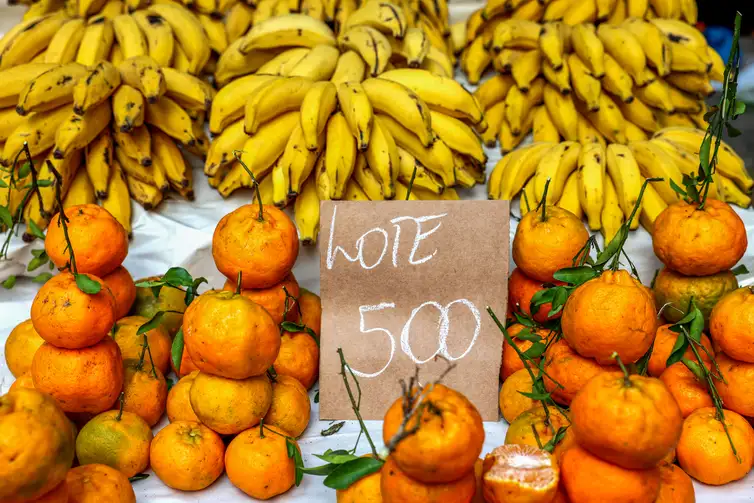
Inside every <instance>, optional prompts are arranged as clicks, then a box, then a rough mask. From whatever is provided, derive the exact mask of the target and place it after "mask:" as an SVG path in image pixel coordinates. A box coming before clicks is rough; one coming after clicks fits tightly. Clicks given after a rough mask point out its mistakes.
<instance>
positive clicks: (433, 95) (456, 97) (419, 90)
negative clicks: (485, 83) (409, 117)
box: [379, 69, 531, 125]
mask: <svg viewBox="0 0 754 503" xmlns="http://www.w3.org/2000/svg"><path fill="white" fill-rule="evenodd" d="M379 78H381V79H386V80H391V81H393V82H398V83H399V84H403V85H404V86H406V87H408V88H409V89H411V90H412V91H413V92H415V93H416V95H417V96H419V98H421V99H422V100H423V101H424V102H425V103H426V104H427V105H428V106H429V107H430V108H431V109H433V110H437V111H439V112H442V113H444V114H447V115H450V116H452V117H456V118H459V119H463V120H466V121H469V122H471V124H473V125H476V124H480V123H481V122H482V119H483V114H482V110H481V109H480V107H479V105H478V103H477V102H476V100H475V99H474V97H473V95H472V94H471V93H469V92H468V91H467V90H466V89H464V88H463V86H461V85H460V84H459V83H458V82H456V81H454V80H453V79H450V78H445V77H438V76H435V75H432V74H431V73H429V72H427V71H425V70H414V69H399V70H390V71H387V72H385V73H383V74H381V75H380V76H379ZM530 92H531V91H530Z"/></svg>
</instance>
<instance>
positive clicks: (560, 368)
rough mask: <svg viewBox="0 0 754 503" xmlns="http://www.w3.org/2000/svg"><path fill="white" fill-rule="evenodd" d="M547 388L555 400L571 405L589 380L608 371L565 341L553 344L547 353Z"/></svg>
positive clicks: (545, 367) (545, 365)
mask: <svg viewBox="0 0 754 503" xmlns="http://www.w3.org/2000/svg"><path fill="white" fill-rule="evenodd" d="M544 358H545V363H544V369H545V372H546V374H545V375H544V381H545V388H546V389H547V391H548V392H549V393H551V394H552V398H553V400H555V401H556V402H558V403H559V404H562V405H570V404H571V400H573V398H574V397H575V396H576V393H578V392H579V391H580V390H581V388H583V387H584V385H586V383H587V382H589V380H590V379H591V378H592V377H594V376H596V375H599V374H602V373H604V372H607V369H605V368H604V367H602V366H601V365H599V364H598V363H597V362H596V361H594V360H593V359H591V358H584V357H583V356H581V355H579V354H578V353H577V352H576V351H574V350H573V348H571V346H569V345H568V343H567V342H566V341H564V340H562V339H561V340H559V341H556V342H553V343H552V344H550V345H549V347H548V348H547V350H546V351H545V356H544Z"/></svg>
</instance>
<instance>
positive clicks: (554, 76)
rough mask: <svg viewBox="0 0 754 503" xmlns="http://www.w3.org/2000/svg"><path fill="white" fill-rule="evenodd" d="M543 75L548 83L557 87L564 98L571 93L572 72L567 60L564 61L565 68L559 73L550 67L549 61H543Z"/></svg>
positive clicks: (561, 68)
mask: <svg viewBox="0 0 754 503" xmlns="http://www.w3.org/2000/svg"><path fill="white" fill-rule="evenodd" d="M542 75H543V76H544V77H545V80H546V81H547V82H549V83H550V84H552V85H553V86H555V87H557V88H558V90H559V91H560V94H562V95H563V96H567V95H568V94H570V93H571V91H572V88H571V70H570V68H568V60H567V59H565V60H563V66H561V67H560V70H557V71H556V70H555V69H554V68H553V67H552V65H550V63H549V61H543V62H542Z"/></svg>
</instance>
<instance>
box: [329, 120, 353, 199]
mask: <svg viewBox="0 0 754 503" xmlns="http://www.w3.org/2000/svg"><path fill="white" fill-rule="evenodd" d="M356 154H357V150H356V140H355V139H354V137H353V135H352V134H351V129H350V128H349V126H348V122H347V121H346V118H345V117H344V116H343V114H342V113H341V112H336V113H335V114H333V115H332V117H330V120H329V121H328V122H327V148H326V149H325V153H324V154H322V155H323V156H324V158H325V159H324V163H325V165H324V169H325V173H326V176H327V178H328V180H329V184H328V188H329V192H328V194H327V198H328V199H342V198H343V194H344V193H345V191H346V187H347V183H348V180H349V179H350V178H351V174H352V173H353V169H354V166H355V165H356Z"/></svg>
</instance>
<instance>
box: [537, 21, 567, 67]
mask: <svg viewBox="0 0 754 503" xmlns="http://www.w3.org/2000/svg"><path fill="white" fill-rule="evenodd" d="M563 37H564V31H563V29H562V23H559V22H555V23H544V24H542V28H541V30H540V32H539V39H538V42H539V50H540V51H542V54H544V56H545V59H547V61H549V63H550V65H551V66H552V68H553V69H554V70H555V71H559V70H560V68H561V67H562V66H563V52H564V40H563Z"/></svg>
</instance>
